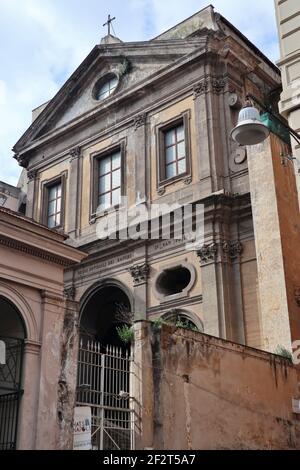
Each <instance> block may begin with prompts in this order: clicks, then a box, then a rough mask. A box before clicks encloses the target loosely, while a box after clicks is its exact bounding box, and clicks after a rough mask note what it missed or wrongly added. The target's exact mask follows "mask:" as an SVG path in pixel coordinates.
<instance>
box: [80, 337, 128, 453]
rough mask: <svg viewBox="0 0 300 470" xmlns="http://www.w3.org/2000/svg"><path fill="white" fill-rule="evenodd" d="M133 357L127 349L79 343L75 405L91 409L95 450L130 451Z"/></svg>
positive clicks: (95, 342)
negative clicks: (104, 348) (104, 347)
mask: <svg viewBox="0 0 300 470" xmlns="http://www.w3.org/2000/svg"><path fill="white" fill-rule="evenodd" d="M131 363H132V358H131V356H130V352H129V351H128V350H123V349H122V348H118V347H116V346H107V347H106V350H105V352H103V351H102V350H101V345H100V343H99V342H97V341H84V339H81V340H80V345H79V355H78V373H77V398H76V402H77V405H80V406H90V407H91V410H92V445H93V448H94V449H98V450H114V449H115V450H131V449H133V446H134V439H133V433H134V427H133V424H134V419H133V413H134V410H133V409H132V406H131V405H132V397H130V375H131Z"/></svg>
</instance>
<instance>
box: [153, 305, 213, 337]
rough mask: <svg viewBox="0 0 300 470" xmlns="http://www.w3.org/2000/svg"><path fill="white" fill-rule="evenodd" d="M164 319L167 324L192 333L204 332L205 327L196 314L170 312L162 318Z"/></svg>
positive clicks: (177, 311)
mask: <svg viewBox="0 0 300 470" xmlns="http://www.w3.org/2000/svg"><path fill="white" fill-rule="evenodd" d="M162 319H163V320H164V321H165V322H166V323H170V324H171V325H176V326H177V327H179V328H185V329H188V330H192V331H199V332H200V333H203V332H204V326H203V323H202V321H201V320H200V318H199V317H198V316H197V315H196V314H195V313H192V312H189V311H186V310H181V309H173V310H170V311H169V312H167V313H165V314H164V315H163V316H162Z"/></svg>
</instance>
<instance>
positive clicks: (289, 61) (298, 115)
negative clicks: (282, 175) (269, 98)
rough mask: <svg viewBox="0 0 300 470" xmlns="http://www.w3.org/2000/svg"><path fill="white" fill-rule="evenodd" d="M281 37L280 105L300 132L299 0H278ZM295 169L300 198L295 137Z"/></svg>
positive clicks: (299, 162)
mask: <svg viewBox="0 0 300 470" xmlns="http://www.w3.org/2000/svg"><path fill="white" fill-rule="evenodd" d="M275 8H276V15H277V24H278V32H279V40H280V53H281V59H280V61H279V62H278V66H279V67H280V70H281V74H282V88H283V92H282V94H281V99H280V103H279V109H280V112H281V114H282V115H283V117H284V118H286V119H287V120H288V122H289V124H290V126H291V128H292V129H294V130H295V131H296V132H298V133H300V5H299V2H298V1H297V0H275ZM292 147H293V156H294V157H295V158H296V160H295V171H296V175H297V178H296V180H297V186H298V193H299V200H300V149H299V143H297V142H296V141H295V140H294V139H292Z"/></svg>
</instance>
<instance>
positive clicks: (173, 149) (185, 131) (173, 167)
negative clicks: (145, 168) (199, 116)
mask: <svg viewBox="0 0 300 470" xmlns="http://www.w3.org/2000/svg"><path fill="white" fill-rule="evenodd" d="M189 119H190V114H189V111H186V112H184V113H183V114H182V115H181V117H179V118H177V119H173V120H172V121H171V122H169V123H165V124H163V125H159V126H158V127H157V143H158V151H157V170H158V173H157V175H158V180H157V188H158V190H161V189H162V188H164V185H165V184H169V183H171V182H172V181H176V180H179V179H181V178H187V177H189V176H191V164H190V143H189V142H190V137H189Z"/></svg>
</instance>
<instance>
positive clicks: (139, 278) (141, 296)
mask: <svg viewBox="0 0 300 470" xmlns="http://www.w3.org/2000/svg"><path fill="white" fill-rule="evenodd" d="M129 272H130V274H131V276H132V279H133V286H134V302H135V320H145V319H146V318H147V282H148V277H149V273H150V267H149V265H148V264H147V263H146V262H142V263H141V264H135V265H133V266H132V267H131V268H130V269H129Z"/></svg>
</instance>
